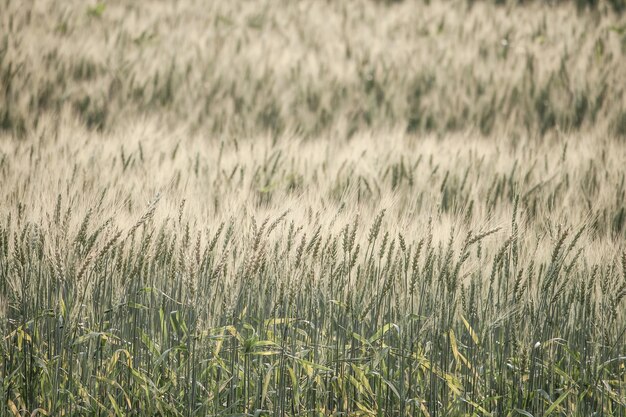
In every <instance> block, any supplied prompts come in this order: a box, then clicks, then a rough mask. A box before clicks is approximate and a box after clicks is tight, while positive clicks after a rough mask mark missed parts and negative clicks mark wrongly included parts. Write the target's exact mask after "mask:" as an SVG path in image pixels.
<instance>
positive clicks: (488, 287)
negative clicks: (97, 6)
mask: <svg viewBox="0 0 626 417" xmlns="http://www.w3.org/2000/svg"><path fill="white" fill-rule="evenodd" d="M54 125H55V123H52V122H51V123H48V124H46V122H45V121H44V122H42V126H41V129H42V131H45V132H46V134H47V135H49V137H55V138H57V139H56V140H41V139H40V138H41V132H34V133H33V134H32V136H30V137H28V138H26V140H25V141H22V142H18V141H15V140H8V141H4V142H3V143H2V145H3V147H2V149H3V151H2V154H1V155H2V157H1V158H0V160H1V161H2V162H1V163H0V172H1V177H0V178H1V181H2V184H3V187H2V188H1V189H0V194H1V195H0V199H1V201H3V203H2V206H1V207H2V213H3V217H2V220H1V227H0V271H1V272H0V277H1V280H0V294H2V297H1V299H0V308H2V310H3V313H4V314H3V315H2V319H1V321H0V326H1V327H0V329H1V331H2V334H3V338H2V339H1V340H2V342H1V344H0V355H1V356H2V366H1V368H0V375H1V376H2V390H1V394H0V395H1V396H2V398H0V400H1V401H2V403H3V404H7V408H6V409H5V410H3V413H4V414H8V415H37V414H44V415H45V414H48V415H70V414H71V415H94V416H95V415H100V416H102V415H117V416H122V415H172V416H176V415H181V416H205V415H256V416H261V415H271V416H279V415H372V416H382V415H386V416H396V415H407V416H408V415H411V416H412V415H425V416H443V415H448V416H457V415H493V416H508V415H511V416H513V415H525V416H526V415H533V416H548V415H554V416H556V415H568V416H571V415H576V416H589V415H607V416H624V413H625V410H626V401H625V398H626V397H625V391H624V390H625V388H626V371H625V369H624V362H625V357H624V354H625V353H626V351H625V350H624V346H625V345H626V343H625V340H624V337H625V335H624V333H625V331H626V324H625V323H626V320H625V319H626V303H625V302H624V296H625V295H626V255H625V252H624V249H625V248H624V237H625V234H626V227H625V225H624V221H623V218H624V214H623V212H624V191H625V189H624V187H625V185H624V171H623V166H622V165H621V162H622V157H621V155H623V154H624V153H623V152H624V145H623V144H622V143H620V142H617V141H615V140H612V139H606V140H605V139H601V138H599V137H596V138H593V139H594V140H593V141H590V140H589V139H588V138H577V137H574V136H571V137H567V138H562V139H558V138H553V139H551V140H549V141H539V140H521V141H520V140H508V139H500V140H497V139H489V140H487V139H477V138H476V137H475V136H474V137H466V136H456V137H449V138H447V139H436V138H422V139H415V138H407V137H406V136H405V135H404V134H403V133H402V132H395V133H394V132H391V133H388V134H387V135H385V137H384V138H382V137H381V136H379V135H373V136H363V135H362V136H359V137H357V138H354V139H353V140H352V141H350V142H344V141H339V140H333V139H328V140H324V139H316V140H312V141H296V140H294V139H292V138H284V139H278V140H276V139H265V138H263V137H261V138H256V139H250V140H248V139H246V140H243V139H238V140H224V141H223V142H222V143H221V145H220V144H217V143H215V142H210V143H208V142H206V140H205V139H203V138H201V137H197V138H195V139H193V138H191V137H189V136H187V137H186V138H185V139H181V140H180V141H179V142H177V141H176V137H177V135H176V134H172V133H168V132H167V131H165V132H164V131H159V130H158V129H157V128H153V127H150V126H151V125H150V124H149V123H147V124H146V123H142V124H139V125H138V126H137V127H136V128H134V130H130V131H128V130H125V131H123V132H113V133H111V134H109V135H105V136H104V137H103V136H102V135H100V134H97V133H95V132H93V131H90V130H85V129H84V128H82V127H80V126H77V125H72V124H71V123H70V122H68V121H63V123H61V126H63V127H62V128H59V129H58V130H55V127H54ZM147 140H149V141H150V142H149V143H150V146H147V145H146V143H147V142H146V141H147ZM68 161H71V162H70V163H68Z"/></svg>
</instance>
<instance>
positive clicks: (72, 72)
mask: <svg viewBox="0 0 626 417" xmlns="http://www.w3.org/2000/svg"><path fill="white" fill-rule="evenodd" d="M3 3H4V5H3V13H2V15H1V22H2V33H1V34H0V80H1V81H2V86H3V88H2V90H1V91H0V128H1V129H2V130H3V131H6V132H17V133H23V132H24V131H25V130H27V129H29V128H31V127H33V126H35V125H36V124H37V121H38V119H39V117H40V115H42V114H44V113H46V112H49V111H54V112H56V111H59V110H60V109H63V108H69V109H71V110H72V111H73V112H74V113H76V114H78V115H79V116H80V118H81V120H83V121H84V123H86V124H87V125H88V126H89V127H93V128H97V129H104V130H107V129H112V128H114V127H115V126H119V125H120V124H124V123H127V122H129V121H133V120H135V119H136V118H137V117H143V116H145V115H149V116H153V117H157V118H158V119H160V120H162V121H163V122H164V123H166V124H167V125H169V126H172V125H184V126H186V127H187V128H188V129H190V130H192V131H197V132H201V133H203V134H207V135H214V134H216V133H229V134H238V135H239V134H240V135H250V134H258V133H259V132H267V131H269V132H272V133H274V134H282V133H287V134H296V135H300V136H302V135H304V136H311V135H313V136H317V135H322V134H327V133H329V132H330V133H333V132H334V133H336V134H338V135H340V136H342V137H346V136H348V137H349V136H351V135H353V134H354V133H356V132H358V131H364V130H365V131H367V130H372V129H374V130H381V129H382V130H384V129H387V128H390V127H391V128H396V127H402V128H405V129H406V131H407V132H409V133H411V132H438V133H447V132H456V131H463V130H465V129H468V128H471V129H475V130H476V131H478V132H479V133H481V134H484V135H488V134H490V133H501V132H506V133H509V134H518V135H532V136H534V135H536V134H539V135H541V134H545V133H547V132H549V131H553V130H558V131H565V132H568V131H572V130H573V131H578V130H593V131H602V132H606V133H608V134H610V135H619V136H622V137H623V136H624V135H626V102H625V99H624V81H623V80H624V79H626V66H625V65H624V56H625V54H626V21H625V20H624V17H623V15H622V14H620V13H615V12H614V10H615V9H619V8H620V4H621V3H620V0H614V2H613V6H612V5H611V2H604V1H600V2H595V3H597V4H594V2H593V1H591V2H589V4H587V2H583V1H579V2H578V3H576V2H562V3H558V2H554V3H548V2H542V1H535V2H527V3H526V2H524V4H523V6H520V5H519V4H517V3H507V2H505V4H502V5H495V4H494V3H493V2H482V1H476V2H465V1H444V2H440V1H432V2H419V1H418V2H414V1H403V2H382V1H381V2H376V1H366V0H361V1H346V2H327V1H319V2H318V1H304V2H300V1H297V2H292V1H277V2H248V1H229V2H209V3H207V2H202V1H190V0H185V1H182V2H161V1H140V2H124V1H107V2H103V3H87V4H85V3H84V2H82V1H67V2H63V3H59V2H56V1H32V0H29V1H15V0H3ZM551 4H552V5H551ZM577 4H578V6H577Z"/></svg>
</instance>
